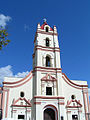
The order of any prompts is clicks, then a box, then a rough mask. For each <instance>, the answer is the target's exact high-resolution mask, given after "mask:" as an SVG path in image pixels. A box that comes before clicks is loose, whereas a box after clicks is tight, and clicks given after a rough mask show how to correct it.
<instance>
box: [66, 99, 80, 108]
mask: <svg viewBox="0 0 90 120" xmlns="http://www.w3.org/2000/svg"><path fill="white" fill-rule="evenodd" d="M66 107H67V108H81V107H82V104H81V103H80V100H70V101H67V105H66Z"/></svg>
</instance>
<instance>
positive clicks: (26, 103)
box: [12, 98, 31, 107]
mask: <svg viewBox="0 0 90 120" xmlns="http://www.w3.org/2000/svg"><path fill="white" fill-rule="evenodd" d="M12 106H15V107H31V103H30V100H27V99H26V98H18V99H17V100H15V99H14V100H13V104H12Z"/></svg>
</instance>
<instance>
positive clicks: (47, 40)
mask: <svg viewBox="0 0 90 120" xmlns="http://www.w3.org/2000/svg"><path fill="white" fill-rule="evenodd" d="M46 46H47V47H49V38H46Z"/></svg>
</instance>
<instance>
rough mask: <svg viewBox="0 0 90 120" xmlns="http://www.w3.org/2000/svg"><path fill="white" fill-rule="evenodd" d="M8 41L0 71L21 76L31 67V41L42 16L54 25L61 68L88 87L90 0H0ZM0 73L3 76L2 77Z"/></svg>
mask: <svg viewBox="0 0 90 120" xmlns="http://www.w3.org/2000/svg"><path fill="white" fill-rule="evenodd" d="M0 4H1V6H0V15H1V14H2V15H4V16H5V17H6V16H8V17H10V18H9V20H6V21H4V22H6V24H7V26H8V32H9V39H10V40H11V43H10V44H9V45H8V46H7V47H5V48H3V50H2V51H0V71H1V72H0V73H1V74H3V76H4V75H7V76H8V75H10V76H24V75H25V74H27V73H28V71H30V70H32V54H33V47H34V45H33V41H34V35H35V32H36V26H37V23H38V22H40V24H43V19H44V18H46V19H47V23H48V24H49V25H50V26H51V27H53V25H56V26H57V29H58V34H59V44H60V49H61V64H62V71H63V72H64V73H65V74H66V75H67V76H68V78H69V79H73V80H86V81H88V85H89V87H90V0H86V1H85V0H56V1H55V0H45V1H43V0H36V1H35V0H7V1H5V0H2V1H0ZM3 76H2V78H3ZM2 78H1V79H2Z"/></svg>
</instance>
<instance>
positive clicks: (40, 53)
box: [33, 21, 61, 95]
mask: <svg viewBox="0 0 90 120" xmlns="http://www.w3.org/2000/svg"><path fill="white" fill-rule="evenodd" d="M33 73H34V81H33V88H35V90H34V93H33V95H42V91H41V90H42V86H41V85H42V84H41V83H42V81H41V79H42V78H43V77H45V76H46V75H47V74H48V76H53V77H54V78H56V79H58V74H60V73H61V64H60V48H59V43H58V33H57V28H56V26H54V27H53V28H51V27H50V26H49V25H48V24H47V23H46V21H45V22H44V23H43V25H41V26H40V23H38V25H37V31H36V35H35V40H34V54H33ZM59 77H60V75H59ZM48 79H49V78H48ZM59 79H60V78H59ZM57 85H58V84H57ZM60 86H61V85H60ZM58 87H59V86H58ZM56 91H57V92H56V93H57V94H54V95H59V91H58V89H57V90H56ZM54 93H55V92H54ZM44 95H45V94H44Z"/></svg>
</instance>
